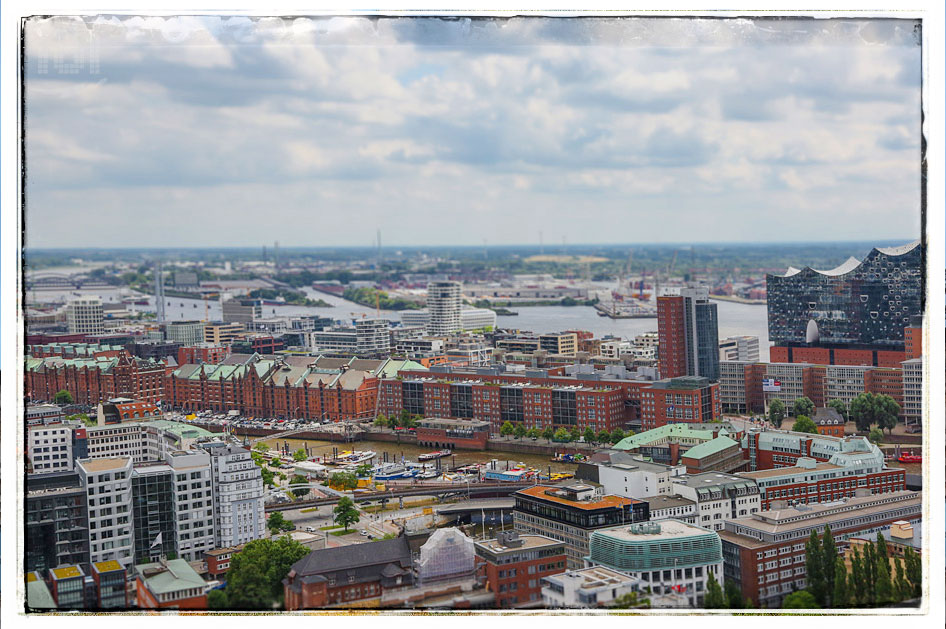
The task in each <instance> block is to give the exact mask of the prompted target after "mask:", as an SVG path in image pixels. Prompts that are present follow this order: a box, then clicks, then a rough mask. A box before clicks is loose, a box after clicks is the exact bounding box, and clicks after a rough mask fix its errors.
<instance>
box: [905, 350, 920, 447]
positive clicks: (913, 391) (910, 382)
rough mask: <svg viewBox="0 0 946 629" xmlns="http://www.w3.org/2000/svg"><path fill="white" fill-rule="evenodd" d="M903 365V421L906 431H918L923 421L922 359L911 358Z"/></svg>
mask: <svg viewBox="0 0 946 629" xmlns="http://www.w3.org/2000/svg"><path fill="white" fill-rule="evenodd" d="M900 365H901V366H902V367H903V423H904V425H905V426H906V429H907V432H914V431H919V430H920V429H921V426H922V422H923V359H922V358H911V359H910V360H905V361H903V362H902V363H900Z"/></svg>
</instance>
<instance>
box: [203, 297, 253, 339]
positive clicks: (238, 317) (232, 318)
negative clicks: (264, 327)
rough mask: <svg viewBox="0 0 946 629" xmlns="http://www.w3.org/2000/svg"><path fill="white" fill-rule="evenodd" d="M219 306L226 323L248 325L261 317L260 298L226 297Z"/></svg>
mask: <svg viewBox="0 0 946 629" xmlns="http://www.w3.org/2000/svg"><path fill="white" fill-rule="evenodd" d="M221 307H222V309H223V320H224V321H225V322H226V323H240V324H242V325H244V326H246V327H249V326H250V325H251V324H253V323H254V322H255V321H256V320H257V319H262V318H263V300H262V299H249V298H240V299H228V300H227V301H224V302H223V303H222V304H221ZM205 340H206V339H205Z"/></svg>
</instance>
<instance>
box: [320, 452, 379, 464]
mask: <svg viewBox="0 0 946 629" xmlns="http://www.w3.org/2000/svg"><path fill="white" fill-rule="evenodd" d="M375 456H377V453H376V452H374V451H373V450H364V451H362V450H355V451H351V450H346V451H344V452H342V453H341V454H339V455H338V456H337V457H335V458H334V459H329V460H328V461H326V463H328V464H329V465H346V464H349V465H351V464H354V465H357V464H359V463H367V462H368V461H370V460H371V459H373V458H374V457H375Z"/></svg>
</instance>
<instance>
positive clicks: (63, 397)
mask: <svg viewBox="0 0 946 629" xmlns="http://www.w3.org/2000/svg"><path fill="white" fill-rule="evenodd" d="M53 402H55V403H56V404H58V405H59V406H68V405H69V404H72V394H71V393H69V392H68V391H66V390H65V389H62V390H61V391H59V392H58V393H56V395H55V396H53Z"/></svg>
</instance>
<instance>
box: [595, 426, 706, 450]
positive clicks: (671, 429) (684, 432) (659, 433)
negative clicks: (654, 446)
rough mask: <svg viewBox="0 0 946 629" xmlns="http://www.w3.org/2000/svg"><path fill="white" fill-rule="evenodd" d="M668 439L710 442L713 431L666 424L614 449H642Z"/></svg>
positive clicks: (638, 435) (617, 444)
mask: <svg viewBox="0 0 946 629" xmlns="http://www.w3.org/2000/svg"><path fill="white" fill-rule="evenodd" d="M668 437H681V438H688V439H703V440H705V441H709V440H710V439H712V438H713V431H712V430H695V429H693V428H690V427H689V426H688V425H687V424H666V425H664V426H661V427H660V428H654V429H653V430H648V431H645V432H642V433H640V434H636V435H631V436H630V437H625V438H624V439H621V440H620V441H618V442H617V443H616V444H614V446H613V448H614V449H615V450H634V449H635V448H640V447H642V446H646V445H648V444H651V443H653V442H655V441H658V440H660V439H665V438H668Z"/></svg>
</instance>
